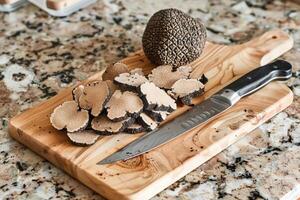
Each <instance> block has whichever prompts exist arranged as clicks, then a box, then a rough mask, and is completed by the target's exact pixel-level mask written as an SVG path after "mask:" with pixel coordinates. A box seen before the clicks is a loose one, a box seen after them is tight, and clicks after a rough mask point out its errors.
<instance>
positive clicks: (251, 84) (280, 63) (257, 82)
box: [215, 60, 292, 104]
mask: <svg viewBox="0 0 300 200" xmlns="http://www.w3.org/2000/svg"><path fill="white" fill-rule="evenodd" d="M291 76H292V65H291V64H290V63H288V62H286V61H284V60H277V61H275V62H272V63H270V64H267V65H264V66H261V67H258V68H256V69H254V70H252V71H250V72H248V73H247V74H245V75H243V76H242V77H241V78H239V79H237V80H236V81H234V82H232V83H231V84H229V85H228V86H226V87H225V88H223V89H222V90H221V91H219V92H217V94H216V95H215V96H223V97H226V98H227V99H229V100H230V103H231V104H235V103H236V102H237V101H238V100H239V99H240V98H242V97H244V96H246V95H249V94H251V93H253V92H255V91H257V90H258V89H260V88H262V87H263V86H265V85H267V84H268V83H269V82H271V81H273V80H287V79H289V78H290V77H291Z"/></svg>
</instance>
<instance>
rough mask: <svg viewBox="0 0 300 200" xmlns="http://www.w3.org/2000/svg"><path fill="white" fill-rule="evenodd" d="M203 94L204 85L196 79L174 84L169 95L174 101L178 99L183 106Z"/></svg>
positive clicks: (181, 80) (183, 80)
mask: <svg viewBox="0 0 300 200" xmlns="http://www.w3.org/2000/svg"><path fill="white" fill-rule="evenodd" d="M203 92H204V85H203V84H202V83H201V82H200V81H199V80H197V79H180V80H178V81H176V82H175V83H174V85H173V86H172V89H171V91H170V93H171V94H172V96H173V97H174V98H175V99H177V98H178V99H180V100H181V102H182V103H183V104H185V105H190V104H191V103H192V99H193V98H194V97H197V96H199V95H201V94H202V93H203Z"/></svg>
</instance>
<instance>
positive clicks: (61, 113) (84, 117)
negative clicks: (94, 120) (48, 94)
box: [50, 101, 89, 132]
mask: <svg viewBox="0 0 300 200" xmlns="http://www.w3.org/2000/svg"><path fill="white" fill-rule="evenodd" d="M50 122H51V124H52V126H53V127H54V128H56V129H57V130H62V129H64V128H66V129H67V131H68V132H75V131H79V130H82V129H84V128H85V127H86V126H87V125H88V122H89V113H88V111H86V110H78V105H77V103H76V102H75V101H66V102H64V103H63V104H61V105H59V106H58V107H56V108H55V109H54V111H53V113H52V114H51V116H50Z"/></svg>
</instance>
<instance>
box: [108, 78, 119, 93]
mask: <svg viewBox="0 0 300 200" xmlns="http://www.w3.org/2000/svg"><path fill="white" fill-rule="evenodd" d="M105 83H106V84H107V86H108V89H109V93H110V94H111V95H112V94H113V93H114V92H115V91H116V90H119V89H120V88H119V87H118V86H117V85H116V84H115V83H114V82H113V81H112V80H106V81H105Z"/></svg>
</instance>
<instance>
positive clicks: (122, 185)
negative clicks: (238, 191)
mask: <svg viewBox="0 0 300 200" xmlns="http://www.w3.org/2000/svg"><path fill="white" fill-rule="evenodd" d="M292 46H293V40H292V39H291V38H290V37H289V36H288V35H287V34H285V33H283V32H282V31H280V30H275V31H270V32H267V33H265V34H264V35H262V36H260V37H258V38H256V39H253V40H251V41H249V42H247V43H244V44H241V45H235V46H226V45H218V44H213V43H210V42H207V43H206V46H205V49H204V52H203V54H202V55H201V56H200V58H199V59H197V60H196V61H194V62H193V63H192V64H191V65H192V67H193V69H194V70H193V73H192V75H193V76H194V77H197V76H200V75H202V74H203V73H204V74H205V76H206V77H207V78H208V83H207V84H206V92H205V94H204V95H203V96H201V97H199V98H197V99H195V101H194V103H199V102H201V101H203V99H205V98H208V97H209V96H211V95H212V94H213V93H215V92H216V91H217V90H219V89H220V88H222V87H224V86H225V85H227V84H228V83H229V82H231V81H233V80H234V79H236V78H238V77H239V76H240V75H242V74H245V73H246V72H248V71H250V70H252V69H254V68H255V67H258V66H261V65H264V64H266V63H268V62H270V61H272V60H273V59H275V58H277V57H279V56H280V55H282V54H283V53H285V52H286V51H288V50H290V49H291V48H292ZM122 62H124V63H126V64H128V65H129V67H130V68H135V67H141V68H143V70H144V71H145V72H146V73H149V71H150V70H151V69H152V68H153V65H151V64H150V63H149V61H148V60H147V59H146V58H145V56H144V54H143V52H142V51H138V52H136V53H134V54H132V55H130V56H129V57H127V58H125V59H124V60H122ZM203 66H205V70H204V71H202V70H201V68H200V67H203ZM101 75H102V72H99V73H97V74H95V75H94V76H92V77H90V78H89V80H93V79H99V78H101ZM71 90H72V88H68V89H65V90H63V91H61V92H60V93H59V94H58V95H56V96H55V97H53V98H51V99H49V100H47V101H45V102H43V103H41V104H39V105H38V106H36V107H34V108H31V109H29V110H27V111H25V112H23V113H21V114H19V115H18V116H16V117H14V118H12V119H11V120H10V124H9V132H10V134H11V136H12V137H13V138H15V139H16V140H18V141H19V142H21V143H23V144H24V145H26V146H28V147H29V148H30V149H32V150H33V151H35V152H37V153H38V154H40V155H41V156H43V157H44V158H46V159H47V160H49V161H50V162H52V163H53V164H54V165H56V166H57V167H59V168H61V169H63V170H65V171H66V172H67V173H68V174H70V175H71V176H73V177H74V178H76V179H78V180H80V181H81V182H82V183H84V184H85V185H87V186H88V187H90V188H92V189H93V190H94V191H96V192H98V193H99V194H101V195H103V196H104V197H106V198H108V199H118V200H121V199H137V200H141V199H143V200H145V199H148V198H151V197H152V196H154V195H155V194H157V193H158V192H160V191H162V190H163V189H164V188H166V187H168V186H169V185H170V184H172V183H174V182H175V181H177V180H178V179H180V178H181V177H183V176H184V175H186V174H187V173H189V172H191V171H192V170H193V169H195V168H196V167H198V166H199V165H201V164H202V163H204V162H205V161H207V160H209V159H210V158H212V157H213V156H215V155H216V154H218V153H219V152H221V151H222V150H224V149H226V148H227V147H228V146H230V145H231V144H233V143H234V142H236V141H237V140H239V139H240V138H241V137H243V136H245V135H246V134H248V133H249V132H251V131H252V130H253V129H255V128H256V127H258V126H259V125H260V124H262V123H264V122H265V121H266V120H268V119H270V118H271V117H273V116H274V115H275V114H277V113H278V112H280V111H282V110H283V109H285V108H286V107H287V106H289V105H290V104H291V103H292V99H293V95H292V92H291V91H290V90H289V88H288V87H286V86H285V85H284V84H282V83H279V82H273V83H270V84H268V85H267V86H266V87H264V88H262V89H261V90H259V91H257V92H255V93H254V94H252V95H250V96H248V97H245V98H243V99H242V100H241V101H240V102H238V103H237V104H236V105H235V106H234V107H232V108H230V109H229V110H227V111H225V112H224V113H222V114H221V115H218V116H217V117H216V118H214V119H212V120H210V121H209V122H207V123H205V124H203V125H201V127H198V128H195V129H194V130H191V131H189V132H188V133H186V134H184V135H181V136H180V137H178V138H176V139H175V140H173V141H171V142H169V143H167V144H165V145H163V146H161V147H159V148H157V149H155V150H152V151H151V152H149V153H146V154H143V155H141V156H138V157H136V158H133V159H130V160H128V161H120V162H117V163H113V164H107V165H96V163H97V162H99V161H100V160H101V159H103V158H105V157H107V156H108V155H110V154H112V153H113V152H115V151H117V150H118V149H120V148H121V147H123V146H125V145H126V144H128V143H129V142H131V141H133V140H135V139H137V138H138V137H140V136H141V135H142V134H136V135H129V134H118V135H115V136H105V137H102V138H101V139H99V140H98V142H97V143H95V144H94V145H92V146H89V147H78V146H75V145H73V144H71V143H70V142H69V140H68V139H67V137H66V135H65V134H63V133H62V132H61V131H57V130H55V129H54V128H52V126H51V125H50V122H49V116H50V114H51V112H52V111H53V109H54V108H55V107H56V106H58V105H59V104H61V103H62V102H64V101H67V100H70V99H71V98H72V97H71ZM188 108H189V107H188V106H184V107H179V108H178V109H177V110H176V111H175V112H174V113H172V114H171V115H170V116H169V117H168V119H167V120H166V121H170V120H171V119H172V118H174V117H176V116H177V115H180V114H181V113H183V112H184V111H186V110H187V109H188Z"/></svg>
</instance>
